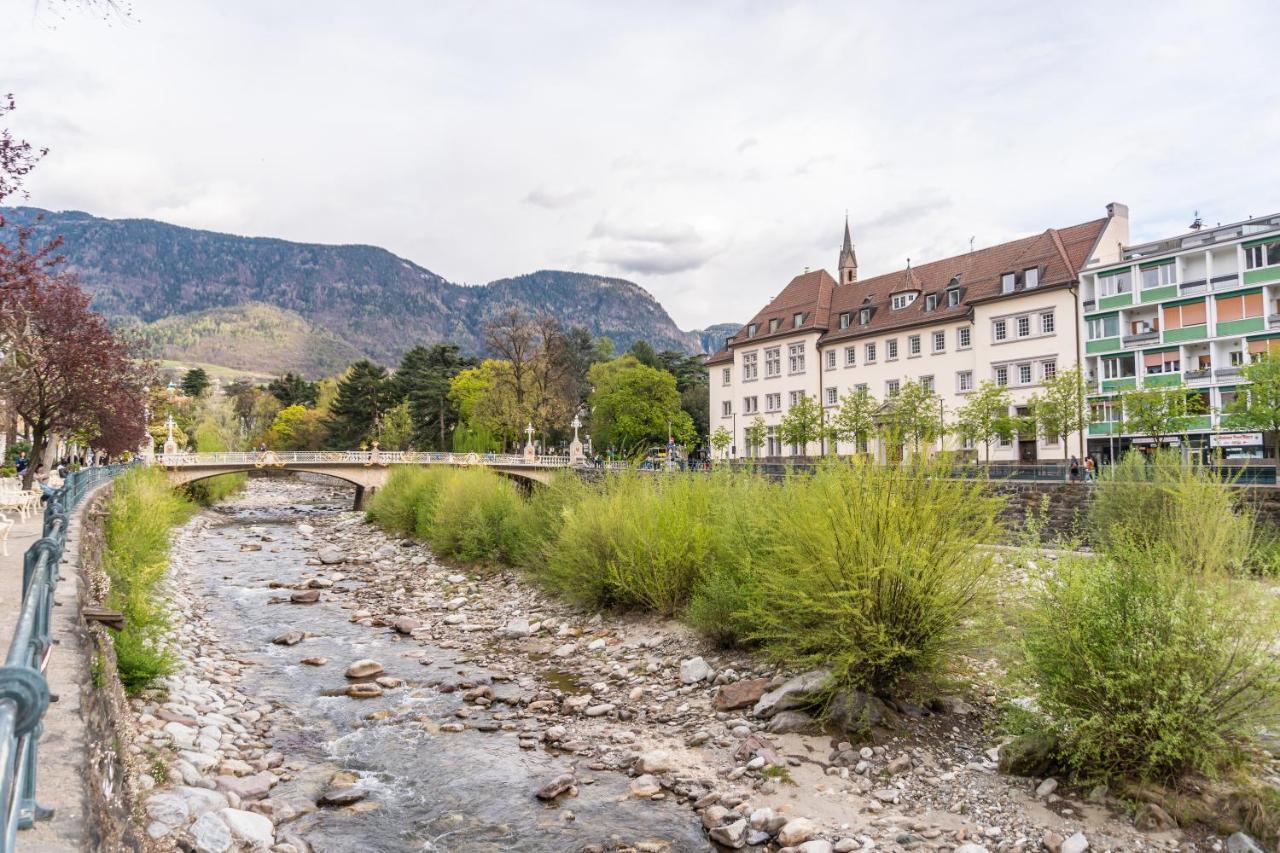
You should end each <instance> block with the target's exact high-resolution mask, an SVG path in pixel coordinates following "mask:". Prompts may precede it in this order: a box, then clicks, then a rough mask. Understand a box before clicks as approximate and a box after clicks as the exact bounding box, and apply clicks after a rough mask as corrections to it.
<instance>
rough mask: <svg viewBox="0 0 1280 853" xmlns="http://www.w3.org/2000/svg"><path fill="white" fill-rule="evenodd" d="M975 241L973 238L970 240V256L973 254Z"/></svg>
mask: <svg viewBox="0 0 1280 853" xmlns="http://www.w3.org/2000/svg"><path fill="white" fill-rule="evenodd" d="M973 239H974V238H972V237H970V238H969V254H973Z"/></svg>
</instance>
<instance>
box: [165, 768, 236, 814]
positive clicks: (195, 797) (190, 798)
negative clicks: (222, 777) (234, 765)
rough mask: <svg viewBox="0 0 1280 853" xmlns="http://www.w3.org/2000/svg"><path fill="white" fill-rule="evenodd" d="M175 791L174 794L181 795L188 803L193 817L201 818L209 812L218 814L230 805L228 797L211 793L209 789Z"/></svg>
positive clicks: (179, 789) (185, 787)
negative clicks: (217, 812) (219, 810)
mask: <svg viewBox="0 0 1280 853" xmlns="http://www.w3.org/2000/svg"><path fill="white" fill-rule="evenodd" d="M228 775H230V774H228ZM173 790H174V793H176V794H179V795H181V796H182V798H183V799H184V800H186V801H187V808H189V809H190V810H191V816H192V817H200V816H201V815H205V814H208V813H209V812H216V811H217V810H218V809H225V808H226V807H227V806H228V805H229V803H228V802H227V798H226V795H224V794H220V793H218V792H217V791H211V790H209V789H208V788H196V787H188V786H183V787H180V788H174V789H173Z"/></svg>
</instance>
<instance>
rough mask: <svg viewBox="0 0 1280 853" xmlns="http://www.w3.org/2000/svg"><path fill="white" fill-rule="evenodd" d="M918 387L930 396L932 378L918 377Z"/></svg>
mask: <svg viewBox="0 0 1280 853" xmlns="http://www.w3.org/2000/svg"><path fill="white" fill-rule="evenodd" d="M920 387H921V388H923V389H924V390H926V391H928V392H929V393H930V394H932V393H933V377H932V376H921V377H920Z"/></svg>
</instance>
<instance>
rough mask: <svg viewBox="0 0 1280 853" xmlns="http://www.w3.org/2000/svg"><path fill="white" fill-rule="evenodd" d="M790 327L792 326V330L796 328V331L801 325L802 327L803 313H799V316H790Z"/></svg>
mask: <svg viewBox="0 0 1280 853" xmlns="http://www.w3.org/2000/svg"><path fill="white" fill-rule="evenodd" d="M791 325H792V327H793V328H796V329H798V328H800V327H801V326H803V325H804V313H803V312H801V313H799V314H795V315H794V316H792V318H791Z"/></svg>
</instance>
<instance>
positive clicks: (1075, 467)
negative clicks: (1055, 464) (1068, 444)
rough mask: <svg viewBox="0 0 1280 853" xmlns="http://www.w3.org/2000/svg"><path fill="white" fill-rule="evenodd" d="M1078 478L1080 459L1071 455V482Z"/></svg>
mask: <svg viewBox="0 0 1280 853" xmlns="http://www.w3.org/2000/svg"><path fill="white" fill-rule="evenodd" d="M1079 479H1080V460H1079V459H1077V458H1076V457H1074V456H1072V457H1071V482H1073V483H1074V482H1076V481H1077V480H1079Z"/></svg>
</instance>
